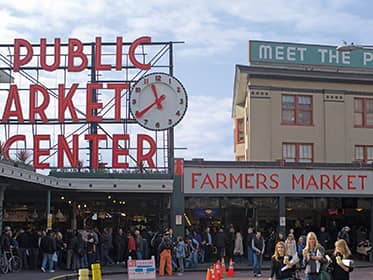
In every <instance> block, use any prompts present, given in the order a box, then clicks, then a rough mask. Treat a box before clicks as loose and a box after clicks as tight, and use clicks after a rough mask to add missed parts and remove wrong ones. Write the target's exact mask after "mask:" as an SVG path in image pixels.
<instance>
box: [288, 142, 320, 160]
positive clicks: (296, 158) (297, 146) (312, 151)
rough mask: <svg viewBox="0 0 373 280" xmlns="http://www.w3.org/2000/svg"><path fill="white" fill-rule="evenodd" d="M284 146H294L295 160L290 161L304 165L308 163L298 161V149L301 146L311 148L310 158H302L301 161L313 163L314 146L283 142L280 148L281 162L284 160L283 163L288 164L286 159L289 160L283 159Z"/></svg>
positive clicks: (311, 144)
mask: <svg viewBox="0 0 373 280" xmlns="http://www.w3.org/2000/svg"><path fill="white" fill-rule="evenodd" d="M285 145H294V146H295V158H294V161H291V162H305V163H307V162H308V161H300V157H299V154H300V147H301V146H310V147H311V158H302V159H310V160H311V161H310V162H314V144H313V143H296V142H283V143H282V146H281V155H282V160H284V161H285V162H289V161H287V159H290V158H284V146H285ZM292 159H293V158H292Z"/></svg>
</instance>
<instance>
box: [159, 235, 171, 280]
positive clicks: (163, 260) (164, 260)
mask: <svg viewBox="0 0 373 280" xmlns="http://www.w3.org/2000/svg"><path fill="white" fill-rule="evenodd" d="M159 256H160V261H159V276H164V272H165V268H166V270H167V274H168V276H172V243H171V241H170V239H169V233H168V232H166V233H165V235H164V236H163V239H162V242H161V244H159Z"/></svg>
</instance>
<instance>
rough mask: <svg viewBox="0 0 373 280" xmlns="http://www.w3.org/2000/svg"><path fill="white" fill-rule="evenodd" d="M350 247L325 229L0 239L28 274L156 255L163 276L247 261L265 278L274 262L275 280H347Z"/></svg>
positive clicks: (35, 234) (37, 234)
mask: <svg viewBox="0 0 373 280" xmlns="http://www.w3.org/2000/svg"><path fill="white" fill-rule="evenodd" d="M350 246H351V236H350V228H349V227H343V228H342V229H341V230H340V231H339V233H338V234H337V236H336V237H335V239H333V238H332V237H331V235H330V234H329V233H328V232H327V230H326V228H325V227H323V226H322V227H320V230H319V232H318V233H317V234H316V233H314V232H313V231H310V232H305V231H302V232H299V233H298V232H296V231H295V230H294V229H290V231H289V233H288V234H287V235H286V236H284V234H281V233H277V232H276V231H275V230H271V231H270V232H268V233H267V232H261V231H260V230H255V229H254V228H253V227H252V226H249V228H248V229H247V232H246V233H244V232H241V231H240V230H238V229H235V227H234V226H233V225H229V226H228V227H227V228H223V227H212V228H210V227H208V226H207V227H205V228H204V229H203V230H201V231H199V230H195V229H192V228H186V230H185V235H184V236H178V237H177V236H175V234H174V232H173V230H172V228H168V229H167V230H164V231H157V232H153V231H151V230H148V229H146V228H131V229H129V230H127V231H124V230H123V229H122V228H119V229H116V230H114V231H113V230H112V229H111V228H104V229H102V230H99V229H97V228H92V229H82V230H67V231H66V232H63V233H62V232H60V231H58V230H54V231H52V230H49V231H42V230H34V229H32V228H30V227H27V228H24V229H20V230H19V231H17V232H16V233H15V234H14V233H13V232H12V230H11V228H10V227H5V229H4V232H3V234H2V236H1V248H2V250H3V251H9V250H15V251H16V253H17V254H18V255H19V256H20V257H21V259H22V263H23V268H24V269H41V270H42V271H43V272H47V271H49V272H54V271H55V269H63V270H74V271H77V270H78V269H80V268H89V267H90V266H91V264H93V263H101V265H103V266H104V265H113V264H115V263H116V264H121V265H126V260H127V259H128V258H132V259H150V257H151V256H153V255H154V256H156V263H157V265H159V275H160V276H163V275H165V273H167V274H168V275H172V273H173V272H174V271H178V273H183V272H184V268H185V267H197V265H198V264H199V263H205V262H215V261H216V260H217V259H220V260H221V259H222V258H225V262H226V263H228V262H229V260H231V259H233V261H234V262H235V263H240V262H243V260H244V258H246V257H247V261H248V264H249V267H252V270H253V274H254V276H255V277H261V276H262V271H261V270H262V263H263V259H264V258H267V259H269V260H271V279H291V277H294V275H295V274H296V272H297V271H299V270H301V269H303V270H304V272H305V274H306V279H307V280H314V279H321V278H320V277H321V275H322V274H325V273H327V274H328V275H333V278H331V279H334V280H345V279H349V278H348V275H349V272H350V271H351V270H352V265H350V264H351V263H346V262H344V261H343V260H351V259H352V258H351V251H350V249H349V248H350ZM326 268H328V269H329V270H328V271H327V270H326ZM324 272H325V273H324Z"/></svg>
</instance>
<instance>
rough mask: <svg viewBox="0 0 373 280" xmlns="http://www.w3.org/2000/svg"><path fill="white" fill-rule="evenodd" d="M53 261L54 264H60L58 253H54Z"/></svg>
mask: <svg viewBox="0 0 373 280" xmlns="http://www.w3.org/2000/svg"><path fill="white" fill-rule="evenodd" d="M52 261H54V262H58V256H57V253H56V252H54V253H53V256H52Z"/></svg>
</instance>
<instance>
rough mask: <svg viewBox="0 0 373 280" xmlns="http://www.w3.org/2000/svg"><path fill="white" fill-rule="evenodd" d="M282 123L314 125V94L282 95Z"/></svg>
mask: <svg viewBox="0 0 373 280" xmlns="http://www.w3.org/2000/svg"><path fill="white" fill-rule="evenodd" d="M282 123H283V124H292V125H312V96H307V95H282Z"/></svg>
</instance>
